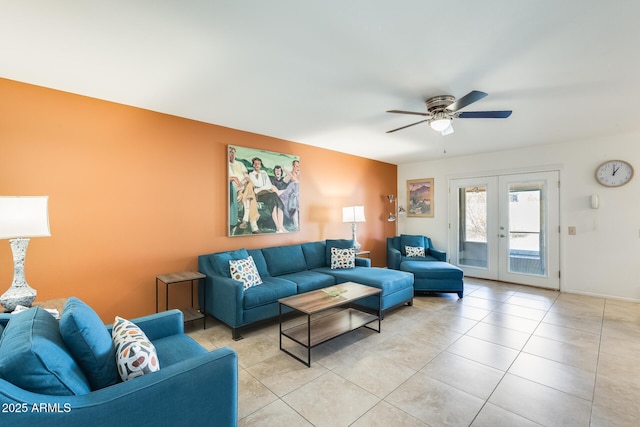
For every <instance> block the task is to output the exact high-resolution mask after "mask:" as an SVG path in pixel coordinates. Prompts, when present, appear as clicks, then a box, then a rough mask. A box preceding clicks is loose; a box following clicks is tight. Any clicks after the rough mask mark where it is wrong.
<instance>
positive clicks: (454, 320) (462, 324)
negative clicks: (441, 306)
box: [428, 310, 478, 334]
mask: <svg viewBox="0 0 640 427" xmlns="http://www.w3.org/2000/svg"><path fill="white" fill-rule="evenodd" d="M477 323H478V321H477V320H472V319H468V318H466V317H462V316H458V315H456V314H454V313H449V312H443V310H440V311H439V312H438V314H437V316H431V317H430V318H429V323H428V325H429V327H434V328H441V329H447V330H450V331H454V332H457V333H459V334H464V333H466V332H467V331H468V330H469V329H471V328H473V327H474V326H475V325H476V324H477Z"/></svg>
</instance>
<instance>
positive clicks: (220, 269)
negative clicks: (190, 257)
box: [211, 248, 249, 278]
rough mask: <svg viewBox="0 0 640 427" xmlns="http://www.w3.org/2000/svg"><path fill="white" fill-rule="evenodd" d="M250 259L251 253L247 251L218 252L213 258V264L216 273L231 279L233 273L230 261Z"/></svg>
mask: <svg viewBox="0 0 640 427" xmlns="http://www.w3.org/2000/svg"><path fill="white" fill-rule="evenodd" d="M248 257H249V253H248V252H247V250H246V249H244V248H242V249H237V250H235V251H227V252H218V253H216V254H213V255H212V256H211V264H212V265H213V267H214V270H215V272H216V273H218V274H220V275H221V276H225V277H228V278H231V272H230V270H229V261H231V260H234V259H235V260H238V259H246V258H248Z"/></svg>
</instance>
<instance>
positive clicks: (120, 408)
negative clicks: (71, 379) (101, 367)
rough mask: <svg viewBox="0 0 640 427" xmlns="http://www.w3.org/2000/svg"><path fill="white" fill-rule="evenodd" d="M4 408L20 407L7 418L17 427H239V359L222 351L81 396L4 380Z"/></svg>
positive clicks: (0, 397) (0, 389) (0, 390)
mask: <svg viewBox="0 0 640 427" xmlns="http://www.w3.org/2000/svg"><path fill="white" fill-rule="evenodd" d="M0 404H2V407H3V408H4V407H7V408H13V409H15V410H13V411H9V412H7V413H3V414H2V421H3V424H4V425H11V426H12V427H22V426H24V427H27V426H28V427H39V426H43V427H44V426H51V425H54V424H55V425H64V426H65V427H75V426H83V427H84V426H88V425H90V426H95V427H102V426H104V427H110V426H117V425H127V424H131V423H134V424H135V423H138V424H140V423H141V422H142V424H144V425H200V424H202V423H205V424H206V425H208V426H235V425H236V423H237V419H238V356H237V354H236V353H235V352H234V351H233V350H231V349H230V348H227V347H225V348H221V349H217V350H214V351H211V352H209V353H204V354H200V355H198V356H194V357H191V358H189V359H187V360H183V361H181V362H178V363H176V364H174V365H171V366H168V367H166V368H164V369H163V368H161V369H160V370H159V371H158V372H153V373H151V374H147V375H143V376H142V377H139V378H135V379H132V380H130V381H126V382H122V383H118V384H115V385H112V386H110V387H106V388H103V389H101V390H97V391H93V392H91V393H89V394H85V395H81V396H47V395H42V394H36V393H31V392H28V391H26V390H23V389H20V388H18V387H16V386H14V385H13V384H11V383H9V382H7V381H4V380H2V379H0ZM34 405H35V406H34ZM22 409H24V411H23V410H22Z"/></svg>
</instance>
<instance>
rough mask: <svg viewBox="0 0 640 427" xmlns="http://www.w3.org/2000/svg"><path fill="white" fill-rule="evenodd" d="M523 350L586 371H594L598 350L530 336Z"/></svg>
mask: <svg viewBox="0 0 640 427" xmlns="http://www.w3.org/2000/svg"><path fill="white" fill-rule="evenodd" d="M522 351H523V352H525V353H529V354H533V355H536V356H540V357H544V358H546V359H549V360H554V361H556V362H560V363H563V364H565V365H569V366H574V367H576V368H580V369H582V370H584V371H587V372H595V371H596V367H597V364H598V350H597V349H585V348H584V347H580V346H578V345H574V344H572V343H567V342H563V341H556V340H552V339H550V338H544V337H538V336H535V335H534V336H532V337H531V338H529V341H528V342H527V345H525V346H524V348H523V349H522Z"/></svg>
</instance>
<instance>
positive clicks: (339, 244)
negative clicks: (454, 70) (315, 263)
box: [324, 239, 353, 266]
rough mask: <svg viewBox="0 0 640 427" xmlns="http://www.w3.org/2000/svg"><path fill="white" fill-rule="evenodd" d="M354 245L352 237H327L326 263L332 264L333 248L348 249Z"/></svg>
mask: <svg viewBox="0 0 640 427" xmlns="http://www.w3.org/2000/svg"><path fill="white" fill-rule="evenodd" d="M352 247H353V240H351V239H327V244H326V245H325V251H324V259H325V261H324V265H329V266H330V265H331V248H338V249H348V248H352Z"/></svg>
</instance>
